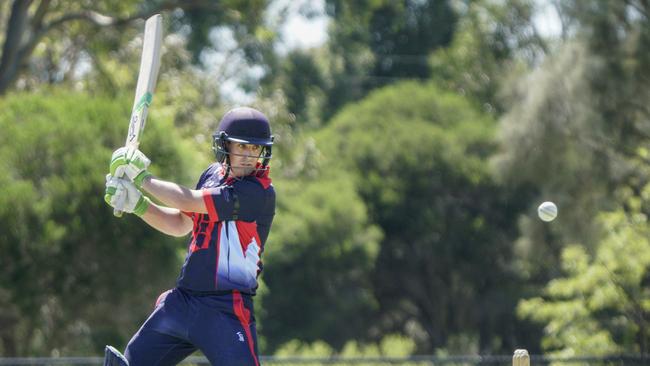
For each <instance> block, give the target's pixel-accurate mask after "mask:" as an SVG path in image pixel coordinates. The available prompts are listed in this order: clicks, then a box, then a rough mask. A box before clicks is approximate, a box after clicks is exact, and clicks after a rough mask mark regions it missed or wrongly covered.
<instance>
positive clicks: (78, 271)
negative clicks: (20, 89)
mask: <svg viewBox="0 0 650 366" xmlns="http://www.w3.org/2000/svg"><path fill="white" fill-rule="evenodd" d="M127 106H129V103H127V102H126V101H125V100H118V101H110V100H108V99H97V98H89V97H87V96H84V95H81V94H74V93H72V94H70V93H65V92H55V93H54V94H53V95H45V94H40V95H38V94H35V95H26V94H17V95H14V96H12V97H9V98H4V99H3V100H2V101H1V108H0V126H1V127H0V129H2V131H3V133H2V134H1V135H0V161H2V169H1V172H0V182H1V184H2V187H3V189H2V191H1V192H0V252H1V253H2V256H1V259H2V266H0V303H1V305H0V306H1V307H2V309H4V310H3V311H2V316H0V352H1V353H2V354H5V355H16V356H19V355H30V354H32V355H33V354H40V355H44V354H48V353H51V352H53V353H54V352H61V353H64V354H80V355H82V354H91V355H93V354H97V353H98V352H100V351H101V349H102V347H103V346H104V345H105V344H107V343H115V344H124V343H125V342H126V340H128V338H127V337H129V336H130V334H131V333H132V332H133V331H135V330H136V327H137V325H138V324H139V323H140V322H141V321H142V320H144V317H145V316H146V315H147V313H148V312H149V311H150V310H151V308H152V306H153V302H154V301H155V299H156V296H157V294H158V293H159V292H161V291H162V290H164V289H165V288H166V287H169V286H173V279H174V275H175V271H174V270H170V269H171V268H177V267H178V265H179V261H180V260H181V259H182V257H181V253H180V252H179V250H180V249H181V248H182V246H180V245H179V244H180V243H179V241H178V240H177V239H171V238H169V237H165V236H163V235H162V234H159V233H156V232H155V231H154V230H153V229H151V228H148V227H147V226H146V225H143V223H142V222H141V221H140V220H139V219H138V218H136V217H130V216H129V217H125V218H124V219H123V220H116V219H114V218H113V217H112V210H111V209H110V207H108V206H107V205H106V204H105V203H104V202H103V190H104V175H105V174H106V169H107V164H108V160H107V157H108V156H110V152H111V150H112V149H114V147H115V146H120V144H121V143H122V140H123V138H124V134H125V128H126V123H116V122H115V121H125V120H126V117H125V116H128V114H129V113H128V112H129V111H128V107H127ZM173 136H174V133H173V132H172V131H170V122H169V120H166V121H165V120H161V119H157V118H156V116H155V114H153V115H152V120H151V121H150V123H149V126H148V128H147V133H146V134H145V138H144V141H143V143H142V146H143V147H145V148H146V149H147V152H148V154H149V155H150V156H151V157H152V159H154V161H155V160H158V159H160V160H162V161H165V164H164V165H162V164H161V165H157V166H156V165H154V167H153V169H154V170H155V171H156V172H157V174H162V175H164V176H168V177H170V178H175V179H177V180H179V181H185V182H187V181H188V174H189V172H188V167H186V166H184V165H183V164H182V159H181V156H182V151H183V149H186V148H187V147H183V145H181V144H179V143H177V142H176V143H175V142H174V137H173Z"/></svg>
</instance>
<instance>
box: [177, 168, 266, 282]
mask: <svg viewBox="0 0 650 366" xmlns="http://www.w3.org/2000/svg"><path fill="white" fill-rule="evenodd" d="M196 189H200V190H202V192H203V199H204V200H205V205H206V207H207V209H208V213H207V214H199V213H187V214H188V215H189V216H190V217H191V218H192V220H193V221H194V228H193V230H192V237H191V239H190V241H189V247H188V253H187V257H186V258H185V263H184V264H183V268H182V269H181V273H180V276H179V278H178V281H177V284H178V286H179V287H181V288H184V289H187V290H190V291H196V292H204V293H211V292H221V291H232V290H237V291H240V292H242V293H248V294H254V293H255V289H257V277H258V276H259V274H260V272H261V271H262V268H263V266H262V253H263V251H264V243H265V242H266V238H267V237H268V235H269V230H270V229H271V223H272V222H273V216H274V214H275V191H274V189H273V186H272V185H271V179H270V178H269V176H268V170H265V171H263V174H262V173H259V174H257V175H249V176H246V177H243V178H237V179H233V178H232V177H230V178H228V179H224V171H223V168H222V166H221V164H218V163H215V164H212V165H211V166H210V167H208V169H207V170H206V171H205V172H203V174H202V175H201V178H200V179H199V182H198V184H197V185H196Z"/></svg>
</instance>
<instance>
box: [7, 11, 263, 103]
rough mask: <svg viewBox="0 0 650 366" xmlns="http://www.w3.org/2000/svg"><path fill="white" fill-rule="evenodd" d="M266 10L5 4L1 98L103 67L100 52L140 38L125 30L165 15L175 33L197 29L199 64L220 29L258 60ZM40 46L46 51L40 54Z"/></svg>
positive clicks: (193, 40)
mask: <svg viewBox="0 0 650 366" xmlns="http://www.w3.org/2000/svg"><path fill="white" fill-rule="evenodd" d="M265 4H266V3H265V2H264V1H256V2H246V3H245V4H244V3H241V2H239V1H236V0H232V1H220V2H215V1H209V0H191V1H180V0H160V1H150V2H141V1H136V0H129V1H120V2H111V1H91V0H84V1H74V2H69V1H68V2H56V1H51V0H38V1H35V0H13V2H12V3H11V5H9V3H8V2H5V3H3V5H0V7H1V8H0V10H1V11H0V15H2V14H3V13H4V14H7V16H6V22H7V23H6V25H4V26H3V27H2V28H0V29H2V30H3V31H4V38H3V39H4V44H3V49H2V57H1V58H0V95H2V94H5V93H6V92H7V90H8V89H9V88H10V87H12V86H13V85H14V83H15V82H16V81H17V80H18V78H19V77H20V76H23V78H24V79H27V80H30V79H31V78H34V77H36V78H37V79H38V81H39V82H41V83H42V82H45V83H51V82H57V81H61V79H62V78H66V77H67V76H69V75H71V74H73V73H74V72H76V71H77V67H78V66H79V63H80V62H81V61H82V60H86V61H87V58H88V56H90V57H91V58H92V59H93V60H94V61H95V62H97V60H98V57H97V55H96V53H97V52H101V54H102V55H104V54H106V53H107V52H110V51H115V50H116V49H118V48H119V45H120V44H125V43H126V39H129V38H133V36H134V33H133V32H125V30H130V26H131V25H132V24H133V23H135V22H136V21H137V20H139V19H145V18H147V17H149V16H151V15H153V14H155V13H159V12H170V18H171V21H170V22H169V24H171V29H172V31H181V30H183V29H184V27H189V28H190V29H191V33H190V37H189V38H190V39H189V42H188V46H189V48H190V50H191V51H192V53H193V55H194V61H195V62H198V61H199V57H198V56H199V55H200V54H201V52H202V51H203V50H204V49H205V48H209V45H210V43H209V42H208V41H207V40H208V33H209V31H210V30H211V29H212V28H214V27H217V26H224V27H231V28H232V29H234V30H235V35H236V39H237V40H240V41H242V40H243V39H246V42H245V44H244V45H245V46H246V51H247V55H248V56H249V57H255V55H256V52H255V51H256V50H258V49H259V48H260V45H259V44H257V43H255V42H251V39H254V37H251V36H250V35H251V34H255V32H256V31H257V30H258V27H259V26H260V24H261V18H262V13H263V9H264V6H265ZM172 10H181V11H180V12H171V11H172ZM185 31H187V30H186V29H185ZM138 32H141V30H140V29H138ZM125 37H129V38H125ZM255 44H257V47H255V46H254V45H255ZM39 45H40V46H42V47H41V48H42V50H40V51H37V49H38V48H39ZM39 59H40V61H39ZM27 70H30V71H31V77H30V78H27V77H25V75H26V74H27V73H26V71H27ZM34 75H36V76H34ZM61 75H63V76H61Z"/></svg>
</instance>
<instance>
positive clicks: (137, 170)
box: [109, 146, 151, 189]
mask: <svg viewBox="0 0 650 366" xmlns="http://www.w3.org/2000/svg"><path fill="white" fill-rule="evenodd" d="M149 164H151V160H149V158H148V157H147V156H146V155H145V154H143V153H142V151H140V150H138V149H129V148H127V147H126V146H123V147H121V148H119V149H117V150H115V152H113V156H111V164H110V170H109V171H110V174H111V175H112V176H114V177H119V178H127V179H128V180H130V181H131V182H133V183H134V184H135V186H136V187H137V188H138V189H140V188H142V182H144V179H145V178H146V177H148V176H150V175H151V173H149V172H148V171H147V168H148V167H149Z"/></svg>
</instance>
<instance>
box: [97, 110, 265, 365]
mask: <svg viewBox="0 0 650 366" xmlns="http://www.w3.org/2000/svg"><path fill="white" fill-rule="evenodd" d="M272 145H273V136H272V135H271V127H270V123H269V120H268V119H267V118H266V116H264V114H262V113H261V112H260V111H258V110H255V109H253V108H247V107H242V108H235V109H232V110H230V111H229V112H227V113H226V114H225V115H224V116H223V118H222V119H221V121H220V123H219V126H218V128H217V130H216V132H215V133H214V135H213V150H214V153H215V156H216V162H215V163H213V164H211V165H210V166H209V167H208V168H207V169H206V170H205V171H204V172H203V174H201V177H200V178H199V181H198V183H197V185H196V188H195V189H189V188H186V187H183V186H181V185H179V184H176V183H172V182H168V181H165V180H162V179H159V178H157V177H155V176H153V175H152V174H151V173H150V172H149V171H148V170H147V168H148V167H149V164H150V160H149V159H148V158H147V157H146V156H145V155H144V154H143V153H142V152H140V151H139V150H129V149H127V148H125V147H123V148H120V149H117V150H116V151H115V152H114V153H113V156H112V158H111V163H110V174H108V175H107V177H106V195H105V200H106V202H107V203H108V204H109V205H111V206H112V207H113V208H114V209H117V210H120V211H123V212H128V213H133V214H135V215H137V216H139V217H140V218H141V219H142V220H143V221H144V222H146V223H147V224H149V225H150V226H152V227H154V228H155V229H157V230H159V231H161V232H163V233H165V234H168V235H173V236H185V235H187V234H188V233H190V232H191V233H192V235H191V237H190V238H189V243H188V251H187V257H186V258H185V263H184V264H183V267H182V268H181V271H180V275H179V276H178V280H177V283H176V287H175V288H173V289H171V290H169V291H166V292H165V293H163V294H162V295H160V297H159V298H158V301H157V302H156V307H155V309H154V311H153V312H152V314H151V315H150V316H149V318H148V319H147V320H146V321H145V322H144V324H143V325H142V327H141V328H140V329H139V330H138V331H137V333H136V334H135V335H134V336H133V337H132V338H131V340H130V341H129V343H128V345H127V347H126V350H125V352H124V356H122V354H121V353H120V352H118V351H117V350H115V349H114V348H112V347H107V348H106V358H105V361H104V365H107V366H112V365H120V366H124V365H130V366H167V365H176V364H178V363H179V362H181V361H182V360H183V359H185V358H186V357H187V356H188V355H190V354H191V353H193V352H194V351H196V350H200V351H201V352H203V354H204V355H205V356H206V357H207V359H208V360H209V361H210V363H211V364H212V365H219V366H259V360H258V349H257V335H256V329H255V317H254V311H253V296H254V295H255V291H256V289H257V286H258V284H257V277H258V276H259V274H260V272H261V271H262V259H261V256H262V252H263V251H264V243H265V242H266V238H267V237H268V235H269V230H270V229H271V223H272V221H273V216H274V214H275V191H274V189H273V186H272V185H271V179H270V178H269V161H270V159H271V148H272ZM118 177H122V178H118ZM143 192H146V193H147V194H148V195H149V196H152V197H155V198H156V199H157V200H158V201H159V202H161V203H162V204H161V205H159V204H156V203H154V202H152V201H151V200H150V199H149V198H148V197H147V196H145V195H144V194H143Z"/></svg>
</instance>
